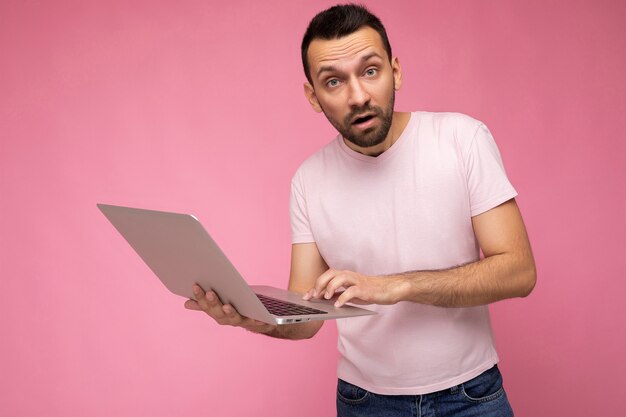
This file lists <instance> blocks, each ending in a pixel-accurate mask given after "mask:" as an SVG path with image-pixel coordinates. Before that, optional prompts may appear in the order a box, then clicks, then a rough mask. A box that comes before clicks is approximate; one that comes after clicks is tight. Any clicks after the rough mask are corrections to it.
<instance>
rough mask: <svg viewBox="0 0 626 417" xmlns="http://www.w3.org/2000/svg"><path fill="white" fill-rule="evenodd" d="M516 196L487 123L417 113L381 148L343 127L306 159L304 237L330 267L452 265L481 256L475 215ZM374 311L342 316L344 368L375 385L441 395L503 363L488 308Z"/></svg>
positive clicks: (348, 375) (297, 218) (300, 223)
mask: <svg viewBox="0 0 626 417" xmlns="http://www.w3.org/2000/svg"><path fill="white" fill-rule="evenodd" d="M516 195H517V193H516V191H515V189H514V188H513V187H512V185H511V184H510V182H509V181H508V179H507V177H506V174H505V171H504V167H503V165H502V161H501V158H500V154H499V152H498V148H497V147H496V144H495V142H494V140H493V138H492V136H491V134H490V133H489V130H487V128H486V127H485V125H483V124H482V123H481V122H479V121H477V120H474V119H472V118H470V117H468V116H465V115H462V114H458V113H428V112H415V113H412V114H411V119H410V121H409V123H408V125H407V127H406V128H405V130H404V132H403V133H402V135H401V136H400V137H399V138H398V140H397V141H396V142H395V143H394V144H393V146H391V148H389V149H388V150H387V151H386V152H384V153H383V154H381V155H379V156H378V157H370V156H366V155H363V154H360V153H357V152H354V151H353V150H351V149H350V148H349V147H348V146H346V144H345V143H344V142H343V139H342V138H341V136H338V137H337V138H336V139H335V140H334V141H332V142H331V143H329V144H328V145H326V146H325V147H324V148H322V149H321V150H319V151H318V152H316V153H315V154H313V155H312V156H311V157H310V158H308V159H307V160H306V161H305V162H304V163H303V164H302V165H301V166H300V168H299V169H298V171H297V172H296V174H295V175H294V177H293V180H292V193H291V207H290V208H291V226H292V242H293V243H305V242H315V243H316V244H317V246H318V248H319V251H320V253H321V255H322V256H323V258H324V259H325V261H326V263H327V264H328V266H329V267H331V268H335V269H345V270H351V271H356V272H360V273H363V274H367V275H388V274H393V273H400V272H406V271H417V270H434V269H443V268H450V267H454V266H457V265H460V264H464V263H467V262H472V261H476V260H478V259H479V256H480V251H479V247H478V244H477V242H476V238H475V236H474V232H473V229H472V221H471V218H472V216H476V215H478V214H480V213H483V212H485V211H487V210H489V209H491V208H493V207H495V206H497V205H499V204H501V203H503V202H505V201H507V200H509V199H511V198H513V197H515V196H516ZM381 279H384V278H381ZM368 308H371V309H373V310H376V311H377V312H378V314H377V315H375V316H366V317H358V318H350V319H342V320H337V326H338V329H339V341H338V348H339V352H340V354H341V356H340V359H339V367H338V376H339V378H341V379H343V380H345V381H348V382H350V383H353V384H355V385H358V386H360V387H362V388H364V389H366V390H368V391H372V392H375V393H379V394H389V395H395V394H414V395H418V394H425V393H429V392H434V391H438V390H442V389H446V388H450V387H452V386H455V385H458V384H460V383H463V382H465V381H467V380H469V379H471V378H473V377H475V376H477V375H479V374H480V373H482V372H483V371H485V370H487V369H489V368H490V367H492V366H493V365H494V364H495V363H497V362H498V356H497V354H496V351H495V347H494V341H493V336H492V331H491V325H490V322H489V310H488V307H487V306H480V307H472V308H442V307H433V306H428V305H422V304H417V303H412V302H400V303H398V304H396V305H392V306H382V305H371V306H368Z"/></svg>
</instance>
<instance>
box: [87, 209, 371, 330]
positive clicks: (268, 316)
mask: <svg viewBox="0 0 626 417" xmlns="http://www.w3.org/2000/svg"><path fill="white" fill-rule="evenodd" d="M97 206H98V208H99V209H100V211H101V212H102V213H103V214H104V215H105V216H106V218H107V219H109V221H110V222H111V224H113V226H114V227H115V228H116V229H117V231H118V232H119V233H120V234H121V235H122V236H123V237H124V239H126V241H127V242H128V243H129V244H130V246H132V248H133V249H134V250H135V252H137V254H138V255H139V256H140V257H141V259H143V261H144V262H145V263H146V264H147V265H148V267H150V269H151V270H152V272H154V273H155V275H156V276H157V277H158V278H159V279H160V280H161V282H163V284H165V286H166V287H167V288H168V289H169V290H170V291H171V292H173V293H174V294H177V295H180V296H183V297H186V298H189V299H195V297H194V294H193V291H192V286H193V284H194V283H197V284H199V285H200V286H201V287H202V288H203V289H204V290H205V291H209V290H213V291H215V292H216V293H217V295H218V296H219V298H220V300H221V301H222V303H224V304H231V305H232V306H233V307H235V309H237V311H238V312H239V313H240V314H241V315H243V316H246V317H250V318H253V319H256V320H259V321H262V322H265V323H269V324H289V323H300V322H305V321H310V320H330V319H339V318H347V317H356V316H364V315H370V314H376V313H375V312H373V311H369V310H367V309H364V308H360V307H355V306H351V305H345V306H343V307H339V308H336V307H335V306H334V305H333V303H334V301H332V300H311V301H305V300H302V295H301V294H298V293H296V292H292V291H288V290H283V289H280V288H275V287H270V286H265V285H248V284H247V283H246V281H245V280H244V279H243V277H242V276H241V275H240V274H239V272H237V270H236V269H235V267H234V266H233V264H232V263H231V262H230V261H229V260H228V258H227V257H226V256H225V255H224V253H223V252H222V251H221V249H220V248H219V246H217V244H216V243H215V241H214V240H213V239H212V238H211V236H210V235H209V234H208V233H207V231H206V230H205V229H204V227H203V226H202V224H200V222H199V221H198V219H197V218H196V217H194V216H193V215H191V214H181V213H171V212H165V211H155V210H145V209H139V208H131V207H122V206H114V205H109V204H98V205H97Z"/></svg>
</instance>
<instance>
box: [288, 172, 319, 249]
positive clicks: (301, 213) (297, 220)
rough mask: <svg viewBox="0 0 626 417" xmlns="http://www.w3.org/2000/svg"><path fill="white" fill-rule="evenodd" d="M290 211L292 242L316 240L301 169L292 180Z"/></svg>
mask: <svg viewBox="0 0 626 417" xmlns="http://www.w3.org/2000/svg"><path fill="white" fill-rule="evenodd" d="M289 212H290V217H291V243H309V242H315V239H314V238H313V233H312V232H311V225H310V223H309V216H308V213H307V206H306V199H305V198H304V187H303V184H302V177H301V173H300V172H299V171H298V172H296V174H295V175H294V177H293V179H292V180H291V198H290V200H289Z"/></svg>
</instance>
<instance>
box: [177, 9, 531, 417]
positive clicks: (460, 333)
mask: <svg viewBox="0 0 626 417" xmlns="http://www.w3.org/2000/svg"><path fill="white" fill-rule="evenodd" d="M302 60H303V65H304V71H305V74H306V77H307V82H306V83H305V85H304V92H305V95H306V98H307V99H308V101H309V102H310V104H311V106H312V107H313V109H314V110H315V111H317V112H323V113H324V115H325V116H326V118H327V119H328V120H329V121H330V123H331V124H332V125H333V126H334V127H335V128H336V129H337V130H338V132H339V135H338V137H337V138H336V140H334V141H333V142H331V143H330V144H328V145H327V146H326V147H324V148H323V149H321V150H320V151H318V152H317V153H315V154H314V155H313V156H311V157H310V158H309V159H307V160H306V161H305V162H304V163H303V164H302V166H301V167H300V168H299V169H298V171H297V172H296V174H295V176H294V177H293V180H292V196H291V225H292V234H293V236H292V242H293V245H292V258H291V274H290V282H289V289H290V290H293V291H297V292H300V293H302V294H303V298H305V299H311V298H322V297H323V298H331V297H333V296H336V294H338V293H340V295H339V296H338V297H337V300H336V305H337V306H342V305H344V304H345V303H347V302H351V303H358V304H369V308H371V309H373V310H376V311H377V312H378V314H377V315H375V316H367V317H359V318H351V319H346V320H338V322H337V326H338V329H339V351H340V353H341V358H340V360H339V370H338V374H339V378H340V379H339V385H338V391H337V410H338V415H340V416H351V415H355V416H357V415H358V416H361V415H367V416H369V415H371V416H382V415H385V416H387V415H398V416H400V415H402V416H404V415H407V416H409V415H415V413H417V415H431V414H429V413H435V412H436V413H437V415H438V416H448V415H450V416H478V415H480V416H507V415H512V410H511V408H510V406H509V404H508V400H507V398H506V394H504V391H503V388H502V379H501V375H500V373H499V371H498V368H497V366H496V364H497V362H498V357H497V354H496V352H495V349H494V344H493V338H492V334H491V327H490V324H489V311H488V308H487V304H489V303H492V302H495V301H498V300H502V299H506V298H512V297H524V296H526V295H528V294H529V293H530V292H531V291H532V289H533V287H534V284H535V276H536V274H535V265H534V260H533V256H532V252H531V248H530V244H529V242H528V238H527V234H526V230H525V227H524V224H523V221H522V218H521V215H520V213H519V210H518V208H517V205H516V203H515V200H514V197H515V196H516V192H515V190H514V189H513V187H512V186H511V184H510V183H509V181H508V179H507V178H506V174H505V172H504V168H503V167H502V163H501V160H500V155H499V153H498V150H497V148H496V146H495V143H494V142H493V139H492V137H491V135H490V133H489V131H488V130H487V128H486V127H485V126H484V125H483V124H482V123H480V122H478V121H476V120H474V119H471V118H470V117H467V116H464V115H460V114H454V113H427V112H415V113H403V112H395V111H394V97H395V91H396V90H398V89H400V86H401V84H402V71H401V67H400V63H399V61H398V58H397V57H393V56H392V54H391V46H390V44H389V41H388V39H387V35H386V32H385V29H384V27H383V25H382V23H381V22H380V20H379V19H378V18H377V17H375V16H373V15H372V14H370V13H369V12H368V11H367V10H366V9H365V8H363V7H361V6H356V5H340V6H335V7H332V8H330V9H328V10H325V11H323V12H321V13H320V14H318V15H317V16H316V17H315V18H314V19H313V20H312V21H311V23H310V24H309V27H308V29H307V31H306V33H305V35H304V39H303V42H302ZM480 250H482V252H483V254H484V259H480ZM341 290H344V291H343V292H341ZM194 291H195V294H196V299H197V300H198V301H193V300H189V301H187V302H186V304H185V305H186V307H187V308H190V309H196V310H203V311H205V312H206V313H207V314H209V315H210V316H211V317H213V318H214V319H215V320H216V321H217V322H218V323H220V324H227V325H233V326H240V327H244V328H246V329H248V330H250V331H253V332H257V333H263V334H266V335H269V336H273V337H278V338H286V339H304V338H310V337H312V336H314V335H315V334H316V333H317V331H318V330H319V329H320V327H321V326H322V324H323V322H322V321H314V322H307V323H300V324H294V325H284V326H274V325H269V324H265V323H261V322H258V321H255V320H252V319H250V318H246V317H242V316H240V315H239V314H238V313H237V311H235V309H234V308H233V307H232V306H230V305H222V304H221V303H220V301H219V298H218V296H217V294H215V293H213V292H211V291H209V292H207V293H206V294H205V293H204V292H203V290H202V289H201V288H199V287H197V286H196V287H195V288H194ZM394 413H395V414H394ZM433 415H434V414H433Z"/></svg>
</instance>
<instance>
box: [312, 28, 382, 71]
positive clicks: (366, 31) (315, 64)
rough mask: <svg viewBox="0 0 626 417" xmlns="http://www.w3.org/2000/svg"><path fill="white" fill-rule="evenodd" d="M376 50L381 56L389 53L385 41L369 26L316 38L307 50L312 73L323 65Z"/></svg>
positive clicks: (344, 60)
mask: <svg viewBox="0 0 626 417" xmlns="http://www.w3.org/2000/svg"><path fill="white" fill-rule="evenodd" d="M371 52H376V53H378V55H380V56H381V57H384V56H386V55H387V53H386V51H385V47H384V46H383V41H382V39H381V37H380V35H379V34H378V32H376V30H374V29H372V28H371V27H369V26H365V27H362V28H361V29H359V30H357V31H356V32H354V33H351V34H349V35H347V36H344V37H341V38H337V39H314V40H313V41H312V42H311V44H310V45H309V50H308V52H307V55H308V60H309V66H310V68H311V73H312V74H315V70H316V69H317V68H319V67H320V66H323V65H337V64H341V63H342V62H349V61H351V60H354V59H358V58H359V57H361V56H364V55H366V54H369V53H371Z"/></svg>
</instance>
